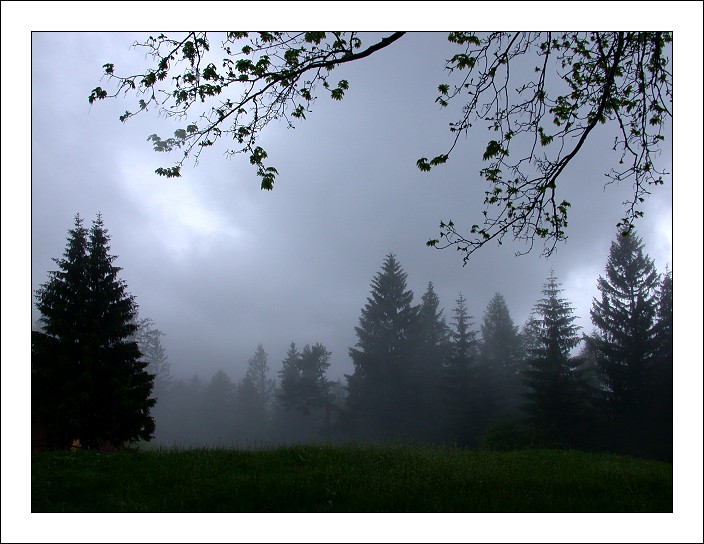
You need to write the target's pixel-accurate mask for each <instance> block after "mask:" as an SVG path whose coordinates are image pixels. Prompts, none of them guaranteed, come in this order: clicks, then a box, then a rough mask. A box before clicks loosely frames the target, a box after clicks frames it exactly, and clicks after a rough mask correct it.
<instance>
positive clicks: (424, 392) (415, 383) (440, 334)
mask: <svg viewBox="0 0 704 544" xmlns="http://www.w3.org/2000/svg"><path fill="white" fill-rule="evenodd" d="M417 312H418V315H417V319H416V327H415V330H414V332H413V338H412V341H413V356H412V359H411V361H410V362H411V368H410V380H411V390H410V393H411V395H412V397H411V399H410V403H409V404H408V405H407V406H406V410H405V412H406V415H407V416H408V418H409V422H410V423H409V424H410V426H411V427H412V428H413V431H412V433H413V435H414V436H415V437H416V438H418V439H421V440H428V441H437V440H440V439H441V438H442V434H443V425H442V424H441V420H442V418H443V412H442V408H443V406H442V399H443V391H442V387H441V385H442V373H443V367H444V364H445V361H446V360H447V357H448V354H449V342H450V329H449V327H448V326H447V323H446V322H445V318H444V317H443V310H442V309H441V308H440V298H439V297H438V295H437V293H435V288H434V286H433V283H432V282H428V287H427V289H426V291H425V293H424V294H423V296H422V297H421V303H420V305H419V306H418V307H417Z"/></svg>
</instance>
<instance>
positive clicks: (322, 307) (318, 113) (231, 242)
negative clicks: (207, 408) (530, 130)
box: [32, 32, 672, 379]
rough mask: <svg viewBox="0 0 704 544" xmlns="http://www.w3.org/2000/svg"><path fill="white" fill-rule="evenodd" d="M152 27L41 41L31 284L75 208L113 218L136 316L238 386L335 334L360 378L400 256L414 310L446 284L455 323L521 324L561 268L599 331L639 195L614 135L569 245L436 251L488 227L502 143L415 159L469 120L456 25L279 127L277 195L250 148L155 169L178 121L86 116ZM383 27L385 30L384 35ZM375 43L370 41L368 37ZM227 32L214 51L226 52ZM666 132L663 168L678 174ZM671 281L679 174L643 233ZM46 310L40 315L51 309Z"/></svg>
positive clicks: (477, 136)
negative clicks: (447, 64) (433, 241)
mask: <svg viewBox="0 0 704 544" xmlns="http://www.w3.org/2000/svg"><path fill="white" fill-rule="evenodd" d="M147 35H148V34H144V33H141V34H140V33H137V34H128V33H68V32H63V33H43V32H42V33H34V34H33V35H32V288H33V289H36V288H37V287H38V286H39V284H40V283H42V282H44V281H46V278H47V270H53V269H55V266H54V264H53V263H52V261H51V258H52V257H58V256H60V255H61V253H62V252H63V249H64V247H65V243H66V235H67V230H68V229H69V228H70V227H71V226H72V222H73V216H74V215H75V214H76V213H80V214H81V216H82V217H84V219H85V220H86V223H88V224H89V223H90V221H92V219H93V218H94V217H95V215H96V214H97V213H98V212H100V213H102V216H103V219H104V222H105V224H106V226H107V228H108V229H109V232H110V233H111V235H112V251H113V253H114V254H117V255H119V258H118V260H117V264H118V265H119V266H121V267H123V271H122V277H123V278H124V279H125V281H126V283H127V285H128V287H129V292H130V293H131V294H133V295H135V296H136V298H137V302H138V303H139V306H140V316H141V317H150V318H152V319H153V320H154V321H155V323H156V326H157V327H158V328H159V329H160V330H161V331H163V332H164V333H165V335H166V336H165V337H164V346H165V348H166V350H167V354H168V357H169V361H170V362H171V365H172V370H173V372H174V374H175V375H177V376H180V377H190V375H192V374H193V373H198V374H199V375H201V377H203V378H205V379H209V378H210V377H211V376H212V374H213V373H214V372H215V371H216V370H218V369H219V368H222V369H223V370H225V371H226V372H227V373H228V374H229V375H230V376H231V377H233V378H234V379H239V378H241V376H242V375H243V372H244V369H245V368H246V364H247V360H248V359H249V357H251V356H252V354H253V353H254V350H255V348H256V347H257V344H258V343H259V342H262V343H263V344H264V348H265V350H266V351H267V352H268V353H269V366H270V368H271V371H272V375H273V374H274V373H275V372H276V371H277V370H278V369H279V368H280V363H281V360H282V359H283V358H284V356H285V353H286V350H287V348H288V345H289V343H290V342H291V341H295V342H296V343H297V344H298V345H299V346H301V347H302V346H303V345H304V344H306V343H311V344H312V343H315V342H322V343H323V344H325V345H326V346H327V348H328V349H329V350H330V351H332V354H333V355H332V358H331V361H332V365H331V368H330V374H331V376H332V377H342V375H343V374H344V373H349V372H351V370H352V366H351V360H350V358H349V356H348V348H349V347H351V346H353V345H354V344H355V342H356V336H355V333H354V327H355V326H356V325H357V324H358V320H359V316H360V311H361V308H362V306H363V305H364V303H365V301H366V298H367V296H368V295H369V289H370V282H371V280H372V277H373V276H374V274H376V272H377V271H378V270H379V268H380V266H381V264H382V261H383V260H384V257H385V256H386V254H388V253H390V252H393V253H394V254H395V255H396V256H397V258H398V260H399V261H400V263H401V265H402V266H403V268H404V270H405V271H406V273H407V274H408V285H409V287H410V288H411V289H412V290H413V291H414V293H415V295H416V302H418V303H419V302H420V297H421V295H422V294H423V292H424V291H425V289H426V287H427V283H428V282H429V281H432V282H433V283H434V285H435V289H436V291H437V293H438V295H439V296H440V300H441V304H442V306H444V308H445V315H446V316H447V317H450V316H451V315H452V309H453V307H454V305H455V299H456V298H457V295H458V293H459V292H460V291H461V292H462V293H463V295H464V296H465V298H466V299H467V301H468V306H469V310H470V313H471V314H472V315H473V316H474V318H475V324H476V326H477V328H478V327H479V324H480V322H481V318H482V315H483V312H484V310H485V308H486V306H487V303H488V301H489V299H490V298H491V297H492V296H493V294H494V293H496V292H499V293H501V294H503V295H504V297H505V299H506V301H507V304H508V306H509V309H510V310H511V314H512V317H513V319H514V321H515V323H516V324H517V325H522V324H523V322H524V321H525V319H526V318H527V317H528V314H529V312H530V310H531V307H532V306H533V304H534V303H535V302H536V300H537V299H538V298H539V297H540V296H541V293H540V289H541V287H542V284H543V283H544V281H545V280H546V278H547V276H548V274H549V273H550V269H551V268H553V269H554V270H555V274H556V275H557V277H558V279H559V280H560V281H561V282H562V283H563V287H564V288H565V292H564V293H563V294H564V295H565V297H566V298H568V299H570V300H571V301H572V302H573V305H574V307H575V310H576V312H577V314H578V315H579V316H580V320H579V321H580V324H581V326H582V327H584V329H585V332H586V331H588V330H590V329H591V324H590V322H589V321H588V315H589V314H588V312H589V306H590V301H591V297H592V296H595V295H596V294H597V292H596V287H595V286H596V278H597V276H598V275H599V274H600V273H602V272H603V269H604V266H605V263H606V259H607V256H608V251H609V245H610V243H611V241H612V240H613V239H614V237H615V233H616V231H615V224H616V223H617V222H618V220H619V219H620V218H621V217H622V206H621V202H623V201H624V200H625V199H626V198H627V197H628V194H629V190H630V186H629V185H624V186H622V187H616V186H610V187H607V188H606V189H605V188H604V182H605V181H606V178H605V177H604V173H605V172H606V171H607V168H608V166H607V165H608V161H609V160H611V161H617V160H618V155H617V154H615V153H614V152H612V151H611V150H610V142H611V141H612V140H613V138H612V137H611V136H610V132H609V131H608V130H605V129H602V128H601V127H599V129H600V130H601V131H602V134H596V135H595V137H594V138H592V140H591V141H590V142H589V143H588V145H587V146H586V148H585V149H584V151H583V152H582V153H581V155H580V156H579V157H578V159H577V160H576V161H575V162H574V163H573V164H571V165H570V168H569V169H568V170H567V171H566V172H565V174H564V175H563V177H562V179H561V182H560V186H559V188H560V193H559V198H560V199H562V198H566V199H567V200H569V201H570V202H572V203H573V206H572V208H571V211H570V225H569V231H568V235H569V241H568V243H567V244H561V245H560V246H559V249H558V251H557V253H556V254H555V255H554V256H553V257H552V258H550V259H545V258H542V257H541V256H540V252H541V249H542V247H541V246H538V247H537V248H536V249H534V250H533V252H532V253H531V254H529V255H527V256H523V257H519V258H516V257H515V256H514V253H515V252H516V251H517V250H520V249H521V247H522V246H519V245H514V244H511V243H505V244H504V245H503V246H501V247H498V246H496V245H495V244H492V245H490V246H487V247H485V248H483V249H481V250H480V251H478V252H477V253H475V255H473V257H472V259H471V261H470V263H469V264H468V265H467V266H466V267H463V266H462V260H461V254H460V253H458V252H456V251H455V250H454V248H451V249H446V250H444V251H440V250H433V249H430V248H428V247H426V245H425V242H426V241H427V240H428V239H429V238H434V237H436V236H437V235H438V224H439V222H440V220H447V219H452V220H453V221H455V222H456V223H457V224H458V225H459V226H461V227H464V228H465V229H466V228H468V227H469V226H470V225H471V224H472V223H474V222H477V223H479V222H480V218H481V212H482V210H483V206H482V201H483V191H484V190H485V189H486V183H485V182H484V181H483V180H482V179H480V178H479V176H478V171H479V169H480V168H481V167H482V163H481V159H480V155H481V153H482V152H483V149H484V147H485V146H486V141H487V138H488V133H487V132H486V131H485V130H484V129H481V130H477V131H474V132H472V133H470V137H469V138H468V139H466V140H464V139H463V140H461V142H460V145H459V146H458V148H457V150H456V151H455V152H454V153H453V155H452V156H451V159H450V161H449V163H448V164H447V165H445V166H443V167H437V168H435V169H433V170H432V171H431V172H430V173H423V172H420V171H419V170H418V169H417V168H416V166H415V162H416V160H417V159H418V158H420V157H421V156H431V157H432V156H435V155H436V154H439V153H441V152H443V151H445V150H446V148H447V147H448V146H449V145H450V137H451V134H450V133H449V131H448V130H447V126H448V123H449V122H450V121H453V120H454V118H455V116H456V115H457V113H456V112H453V111H445V110H441V109H440V108H439V107H438V106H437V105H436V104H435V103H434V99H435V97H436V96H437V86H438V84H439V83H443V82H445V81H447V76H446V75H445V73H444V59H446V58H449V57H450V56H451V55H452V54H454V53H453V51H456V49H455V46H453V44H450V43H449V42H448V41H447V37H446V33H441V32H437V33H433V32H418V33H412V34H409V35H406V36H404V37H403V38H402V39H400V40H399V41H398V42H396V43H395V44H393V45H392V46H391V47H388V48H386V49H383V50H381V51H379V52H378V53H376V54H374V55H373V56H372V57H370V58H368V59H365V60H364V61H362V62H358V63H354V64H352V65H349V66H344V67H341V68H339V69H338V70H336V71H335V77H336V78H339V79H342V78H344V79H347V80H348V81H349V82H350V89H349V91H348V92H347V93H346V96H345V99H344V100H343V101H342V102H335V101H332V100H330V99H328V98H327V97H325V96H323V95H322V93H319V94H320V95H321V96H320V98H319V99H318V101H317V102H316V103H315V106H314V107H313V111H312V113H310V114H308V119H307V120H306V121H304V122H302V123H299V125H298V127H297V128H296V129H295V130H289V129H287V128H286V127H285V126H284V124H283V123H281V124H279V125H276V124H272V125H271V126H270V127H268V130H267V131H266V132H265V135H264V137H263V139H262V142H263V144H265V145H264V147H265V148H266V149H267V151H268V153H269V157H270V163H271V164H272V165H275V166H276V167H277V169H278V170H279V172H280V174H279V176H278V178H277V181H276V184H275V188H274V190H273V191H271V192H267V191H262V190H260V188H259V182H258V179H257V178H256V175H255V173H254V170H253V168H252V167H251V166H250V165H249V162H248V161H247V160H246V157H244V156H237V157H236V158H234V159H226V158H224V157H223V155H222V153H223V151H224V149H225V148H224V147H223V148H215V149H210V150H207V151H206V152H205V153H204V154H203V155H202V157H201V161H200V164H199V165H198V166H196V167H193V165H192V164H190V163H187V166H186V167H185V168H184V172H183V177H182V178H180V179H176V180H174V179H165V178H162V177H158V176H156V175H155V174H154V169H155V168H156V167H158V166H167V165H170V164H171V162H172V161H173V160H175V158H174V159H172V158H171V157H166V156H164V155H161V154H156V153H154V152H153V151H152V149H151V145H150V143H149V142H147V141H146V137H147V136H148V135H149V134H151V133H153V132H156V133H159V134H160V135H168V134H171V133H172V132H173V130H174V129H175V128H178V127H179V126H180V124H176V123H174V122H172V121H171V120H166V119H163V118H158V117H157V116H156V115H152V114H149V115H146V116H144V117H137V118H133V119H131V120H129V121H128V122H127V123H126V124H122V123H120V122H119V121H118V120H117V117H118V116H119V115H120V114H121V113H122V112H124V110H126V109H134V100H133V99H130V100H109V101H105V102H100V103H96V104H94V105H93V106H92V107H91V106H89V104H88V101H87V96H88V93H89V92H90V90H91V89H93V88H94V87H95V86H98V85H104V86H105V81H101V73H102V69H101V67H102V65H103V64H105V63H106V62H112V63H114V64H115V66H116V68H115V70H116V72H117V73H120V74H131V73H139V72H140V71H143V69H144V67H145V60H144V50H139V49H135V48H131V47H130V46H131V45H132V43H133V42H134V41H135V40H137V41H144V39H145V38H146V36H147ZM382 35H383V34H382ZM377 39H378V36H369V42H368V43H372V40H374V41H376V40H377ZM217 47H218V46H217V39H216V38H214V39H213V44H212V48H213V49H217ZM669 132H670V131H669V129H668V131H667V135H668V138H667V142H668V144H667V145H666V146H665V149H664V152H663V154H662V156H661V157H660V159H659V166H660V167H661V168H663V169H666V170H668V171H671V167H670V163H671V153H670V148H669V145H670V144H669V142H670V141H671V139H670V138H669ZM638 227H639V228H638V232H639V235H640V236H642V238H643V240H644V242H645V247H646V250H647V252H648V253H649V254H650V256H651V257H652V258H653V259H654V260H655V262H656V266H657V267H658V269H659V270H661V271H662V270H664V269H665V267H666V266H670V267H672V253H671V251H672V246H671V242H672V184H671V181H670V179H667V180H666V183H665V185H664V186H663V187H660V188H657V189H656V190H655V191H654V193H653V196H652V197H651V198H650V199H649V201H648V205H647V207H646V219H645V220H644V221H641V222H640V223H639V226H638ZM34 316H35V317H37V316H38V314H37V313H36V309H35V311H34Z"/></svg>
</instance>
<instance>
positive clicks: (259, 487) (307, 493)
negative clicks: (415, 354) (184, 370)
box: [32, 444, 672, 512]
mask: <svg viewBox="0 0 704 544" xmlns="http://www.w3.org/2000/svg"><path fill="white" fill-rule="evenodd" d="M32 512H672V465H670V464H666V463H660V462H656V461H646V460H641V459H632V458H628V457H622V456H615V455H605V454H596V453H585V452H578V451H558V450H518V451H510V452H496V451H476V450H462V449H455V448H439V447H425V446H413V447H412V446H404V445H383V446H382V445H353V444H350V445H343V446H340V445H337V446H330V445H312V446H294V447H280V448H272V449H267V450H260V451H246V450H226V449H191V450H154V451H137V452H118V453H97V452H90V451H74V452H71V451H65V452H44V453H34V454H32Z"/></svg>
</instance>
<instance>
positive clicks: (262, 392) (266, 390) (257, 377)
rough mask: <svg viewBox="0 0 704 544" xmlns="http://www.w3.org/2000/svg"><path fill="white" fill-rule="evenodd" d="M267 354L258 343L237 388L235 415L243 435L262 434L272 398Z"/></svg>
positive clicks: (273, 384)
mask: <svg viewBox="0 0 704 544" xmlns="http://www.w3.org/2000/svg"><path fill="white" fill-rule="evenodd" d="M267 357H268V354H267V353H266V351H264V346H263V345H262V344H261V343H260V344H259V345H257V349H256V350H255V352H254V355H253V356H252V357H251V358H250V359H249V361H248V363H247V372H246V374H245V376H244V378H243V379H242V381H241V382H240V384H239V387H238V388H237V415H238V418H239V421H240V423H239V426H240V428H242V429H244V434H245V435H248V436H249V435H254V434H256V435H263V434H265V431H266V427H267V425H268V423H269V416H270V414H271V409H272V402H273V400H274V397H273V395H274V389H275V383H274V380H272V379H270V378H269V365H268V364H267Z"/></svg>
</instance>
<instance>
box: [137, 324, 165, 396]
mask: <svg viewBox="0 0 704 544" xmlns="http://www.w3.org/2000/svg"><path fill="white" fill-rule="evenodd" d="M135 323H136V325H137V330H136V331H135V334H134V340H135V341H136V342H137V345H138V346H139V351H140V352H141V353H142V360H144V361H145V362H146V363H147V364H148V365H149V366H148V367H147V370H148V371H149V372H150V373H151V374H154V395H155V396H156V398H157V399H158V398H159V397H160V395H162V394H163V393H165V392H166V391H167V390H168V389H169V387H170V386H171V384H172V382H173V376H172V375H171V365H170V364H169V361H168V357H167V356H166V350H165V349H164V346H163V345H162V344H161V337H162V336H165V335H164V333H163V332H161V331H160V330H159V329H157V328H156V324H155V323H154V320H153V319H152V318H150V317H145V318H142V319H140V318H139V316H138V315H137V316H135Z"/></svg>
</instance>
